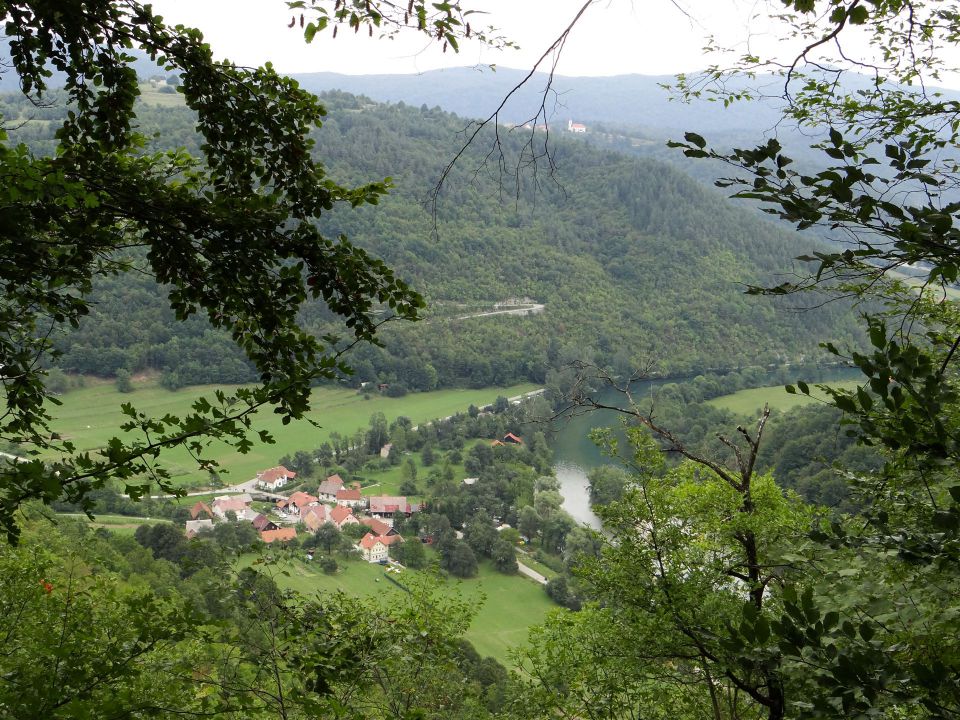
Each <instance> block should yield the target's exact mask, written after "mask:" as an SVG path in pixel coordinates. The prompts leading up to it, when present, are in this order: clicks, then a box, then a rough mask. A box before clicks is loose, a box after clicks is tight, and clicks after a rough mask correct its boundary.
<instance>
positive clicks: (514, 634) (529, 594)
mask: <svg viewBox="0 0 960 720" xmlns="http://www.w3.org/2000/svg"><path fill="white" fill-rule="evenodd" d="M255 557H256V556H253V555H248V556H244V557H243V558H241V560H240V562H239V566H240V567H243V566H245V565H249V564H250V563H251V562H253V560H254V559H255ZM339 562H340V570H339V571H338V572H337V574H335V575H325V574H324V573H323V572H321V571H320V569H319V567H317V566H316V565H312V564H310V563H307V562H303V561H301V560H296V559H289V560H284V561H281V562H279V563H277V564H275V565H271V566H269V570H270V571H271V572H272V573H273V574H274V580H275V581H276V583H277V584H278V585H279V586H280V587H282V588H288V589H291V590H296V591H298V592H300V593H303V594H305V595H312V594H315V593H317V592H334V591H336V590H342V591H343V592H344V593H346V594H348V595H354V596H358V597H376V598H378V599H379V600H380V601H381V602H384V603H389V602H390V599H391V597H393V596H394V595H395V594H396V593H402V592H403V591H402V590H401V589H400V588H398V587H397V586H396V585H394V584H393V583H391V582H389V581H388V580H386V579H385V578H384V570H383V568H382V567H381V566H380V565H375V564H370V563H367V562H363V561H349V562H344V561H342V560H340V561H339ZM414 572H417V571H413V570H405V571H404V573H414ZM399 579H400V581H401V582H402V581H403V574H401V576H400V578H399ZM446 583H447V586H448V587H449V588H450V591H451V592H459V593H460V595H461V597H463V598H464V599H465V600H467V601H469V602H472V603H476V604H477V605H478V606H479V609H478V610H477V613H476V615H475V616H474V618H473V622H472V623H471V625H470V629H469V630H468V631H467V639H469V640H470V642H472V643H473V644H474V646H475V647H476V648H477V652H479V653H480V654H481V655H490V656H492V657H495V658H496V659H497V660H499V661H500V662H502V663H504V664H507V665H509V664H510V658H509V649H510V648H512V647H518V646H521V645H523V644H524V643H525V642H526V640H527V630H528V628H530V627H531V626H532V625H536V624H538V623H541V622H543V619H544V617H545V616H546V614H547V612H549V611H550V610H553V609H556V608H557V607H558V606H557V605H556V604H554V602H553V601H552V600H550V598H549V597H547V594H546V593H545V592H544V591H543V588H542V587H541V586H540V585H538V584H537V583H535V582H533V581H532V580H529V579H527V578H525V577H523V576H521V575H504V574H502V573H498V572H497V571H496V570H494V569H493V567H492V565H491V564H490V562H489V561H488V560H484V561H483V562H481V564H480V571H479V573H478V575H477V577H475V578H470V579H468V580H447V581H446Z"/></svg>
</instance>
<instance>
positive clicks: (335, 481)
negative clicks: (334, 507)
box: [317, 475, 343, 496]
mask: <svg viewBox="0 0 960 720" xmlns="http://www.w3.org/2000/svg"><path fill="white" fill-rule="evenodd" d="M342 487H343V478H342V477H340V476H339V475H331V476H330V477H328V478H327V479H326V480H324V481H323V482H322V483H320V487H318V488H317V495H328V496H334V495H336V494H337V490H339V489H340V488H342Z"/></svg>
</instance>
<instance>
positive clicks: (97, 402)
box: [50, 379, 537, 486]
mask: <svg viewBox="0 0 960 720" xmlns="http://www.w3.org/2000/svg"><path fill="white" fill-rule="evenodd" d="M536 387H537V386H536V385H531V384H525V385H515V386H513V387H506V388H484V389H480V390H463V389H453V390H436V391H433V392H429V393H411V394H409V395H406V396H404V397H400V398H390V397H386V396H383V395H375V396H370V397H369V399H367V398H365V397H364V396H362V395H360V394H358V393H357V392H356V391H355V390H351V389H345V388H315V389H314V391H313V396H312V398H311V405H312V407H313V409H312V410H311V411H310V412H309V413H308V415H307V417H308V418H309V419H310V420H312V421H313V422H315V423H316V424H317V425H318V426H319V427H317V426H315V425H313V424H311V423H310V422H306V421H301V422H295V423H290V424H289V425H283V424H282V423H281V422H280V418H279V416H277V415H275V414H273V413H271V412H270V410H269V408H264V409H261V410H260V411H259V412H258V413H257V414H256V415H255V417H254V421H253V430H254V431H259V430H266V431H268V432H269V433H270V434H271V435H272V436H273V438H274V439H275V441H276V443H275V444H273V445H265V444H262V443H259V442H257V443H255V445H254V447H253V449H252V450H251V451H250V452H249V453H247V454H246V455H241V454H240V453H238V452H236V451H235V450H233V449H232V448H230V447H228V446H226V445H224V444H223V443H213V444H211V445H210V447H209V450H208V452H207V456H208V457H211V458H212V459H214V460H217V461H218V462H219V463H220V465H221V467H222V472H221V476H222V480H223V481H224V482H225V483H227V484H233V483H238V482H244V481H246V480H249V479H250V478H252V477H253V476H254V475H255V473H256V472H257V471H258V470H262V469H264V468H268V467H272V466H274V465H276V464H277V460H278V458H280V457H281V456H283V455H286V454H292V453H294V452H296V451H297V450H313V449H315V448H317V447H319V446H320V445H321V444H322V443H323V442H324V441H326V440H327V439H328V438H329V437H330V433H331V432H339V433H340V434H341V435H345V436H349V435H352V434H353V433H355V432H356V431H357V430H358V429H360V428H364V427H367V426H368V424H369V422H370V416H371V415H373V414H374V413H377V412H382V413H383V414H384V416H385V417H386V418H387V421H388V422H391V421H393V420H394V419H396V418H397V417H399V416H401V415H402V416H406V417H408V418H410V419H411V420H412V421H413V423H414V424H415V425H416V424H419V423H423V422H427V421H429V420H434V419H436V418H441V417H447V416H448V415H453V414H455V413H458V412H464V411H466V409H467V408H468V407H469V406H470V405H478V406H479V405H487V404H489V403H492V402H493V401H494V400H496V398H497V396H499V395H504V396H507V397H512V396H514V395H519V394H521V393H524V392H529V391H530V390H534V389H536ZM218 388H219V389H222V390H224V391H225V392H226V393H227V394H229V393H230V391H231V390H232V389H233V388H232V387H231V386H223V387H221V386H213V385H207V386H195V387H190V388H184V389H181V390H175V391H170V390H166V389H164V388H162V387H160V386H159V384H158V383H157V382H156V380H152V379H151V380H142V381H140V382H135V383H134V391H133V392H131V393H119V392H117V390H116V388H115V387H114V384H113V383H110V382H102V381H100V382H98V381H91V382H89V383H88V385H87V386H86V387H83V388H79V389H76V390H71V391H70V392H68V393H66V394H64V395H62V396H60V398H59V399H60V400H61V402H62V403H63V404H62V405H60V406H51V407H50V412H51V414H52V415H53V417H54V420H53V422H52V423H51V429H52V430H53V431H55V432H58V433H60V435H61V436H62V437H63V438H64V439H67V440H70V441H72V442H73V443H74V444H75V445H76V447H77V449H78V450H81V451H86V450H89V451H96V450H97V449H98V448H100V447H103V446H104V444H105V443H106V442H107V440H108V439H109V438H111V437H113V436H114V435H117V434H118V433H119V430H118V428H119V427H120V425H121V424H122V423H123V422H124V421H125V420H126V419H127V418H126V416H124V415H123V414H122V413H121V411H120V405H121V404H122V403H130V404H132V405H133V406H134V407H135V408H136V409H137V410H138V411H140V412H143V413H146V414H148V415H150V416H152V417H161V416H163V415H166V414H172V415H176V416H183V415H184V414H186V413H187V412H189V411H190V406H191V404H192V403H193V401H194V400H195V399H196V398H198V397H201V396H205V397H207V398H211V399H212V398H213V393H214V391H215V390H217V389H218ZM121 437H122V439H128V438H127V437H124V436H123V434H122V433H121ZM251 437H252V438H254V439H255V438H256V436H255V435H251ZM129 439H137V438H129ZM162 461H163V463H164V464H165V466H166V467H167V468H168V469H169V470H170V472H171V474H172V475H173V476H174V477H175V478H176V479H177V481H178V482H180V483H181V484H183V485H186V486H201V485H203V484H204V483H206V480H207V478H206V476H205V475H204V474H203V473H201V472H199V471H198V470H197V468H196V465H195V463H194V462H193V461H192V460H191V458H190V456H189V455H188V454H187V453H186V451H181V450H172V451H169V452H167V453H165V454H164V455H163V456H162ZM224 471H225V472H224ZM397 472H399V471H397ZM398 478H399V475H397V479H398ZM394 480H395V479H394V478H393V477H390V478H386V479H385V484H389V485H392V484H393V482H394ZM397 483H398V480H397Z"/></svg>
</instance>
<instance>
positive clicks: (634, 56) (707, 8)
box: [153, 0, 756, 76]
mask: <svg viewBox="0 0 960 720" xmlns="http://www.w3.org/2000/svg"><path fill="white" fill-rule="evenodd" d="M582 4H583V0H473V1H471V0H464V2H463V5H464V7H470V8H478V9H482V10H484V11H486V12H488V13H489V14H488V15H487V16H486V18H485V23H484V24H493V25H495V26H496V27H497V28H498V29H500V30H502V31H503V34H504V35H505V36H507V37H509V38H510V39H512V40H513V41H514V42H516V43H517V44H518V45H519V46H520V49H519V50H508V51H504V52H494V51H492V50H490V49H489V48H482V47H480V46H479V45H477V44H475V43H472V44H471V43H466V44H465V45H463V46H461V51H460V53H459V54H456V53H453V52H450V51H448V52H447V53H443V52H441V48H439V47H437V46H435V45H432V46H430V47H425V45H427V43H426V42H425V40H421V39H420V38H419V37H412V36H411V37H408V38H406V39H403V40H401V39H399V38H397V39H393V40H389V41H379V42H377V41H371V39H370V38H368V37H366V36H365V35H366V34H365V33H361V34H360V37H354V36H353V35H352V33H338V35H339V36H338V37H337V38H336V39H333V38H331V37H330V35H329V33H327V34H321V35H318V36H317V38H316V39H315V40H314V42H313V43H312V44H311V45H307V44H305V43H304V42H303V38H302V35H301V31H300V30H299V28H294V29H288V28H287V24H288V23H289V21H290V19H291V17H292V16H293V15H294V13H293V12H291V11H290V10H287V9H286V6H285V4H284V2H282V0H154V2H153V6H154V9H155V11H156V12H158V13H160V14H161V15H163V16H164V18H165V19H166V20H167V21H168V22H171V23H183V24H186V25H192V26H194V27H198V28H200V29H201V30H202V31H203V32H204V35H205V36H206V39H207V41H208V42H209V43H210V44H211V46H212V47H213V48H214V50H215V51H216V52H217V53H218V54H219V55H220V56H221V57H227V58H229V59H231V60H233V61H234V62H237V63H239V64H244V65H259V64H262V63H263V62H264V61H267V60H269V61H271V62H273V64H274V65H275V66H276V67H277V69H278V70H280V71H282V72H285V73H293V72H317V71H329V72H338V73H345V74H353V75H356V74H374V73H417V72H423V71H426V70H432V69H436V68H440V67H449V66H472V65H490V64H497V65H502V66H505V67H515V68H528V67H532V65H533V64H534V63H535V62H536V60H537V59H538V58H539V56H540V55H541V54H542V53H543V51H544V50H545V49H546V48H547V47H549V46H550V44H551V42H552V41H553V39H554V38H556V37H557V36H558V35H559V34H560V33H561V32H562V31H563V29H564V28H565V27H566V26H567V25H568V24H569V23H570V21H571V20H572V19H573V17H574V16H575V15H576V13H577V10H578V9H579V8H580V6H581V5H582ZM681 7H682V8H683V9H682V10H681V9H680V8H681ZM754 7H755V2H739V1H738V0H710V1H709V2H708V1H707V0H676V2H673V1H672V0H600V1H599V2H596V3H595V4H594V5H593V6H591V7H590V8H589V9H588V10H587V12H586V13H585V15H584V16H583V18H581V20H580V21H579V22H578V23H577V26H576V28H575V29H574V32H573V34H572V36H571V38H570V41H569V42H568V44H567V46H566V48H565V49H564V52H563V55H562V57H561V59H560V65H559V67H558V71H559V72H560V73H561V74H563V75H581V76H582V75H588V76H600V75H618V74H624V73H642V74H647V75H663V74H674V73H677V72H682V71H690V70H697V69H700V68H702V67H703V66H704V65H705V61H704V58H703V53H702V47H703V45H704V37H705V36H706V35H707V33H708V30H707V29H708V28H709V31H710V32H718V33H719V34H721V35H724V36H726V37H727V38H729V39H731V40H733V39H736V40H739V41H740V42H741V43H742V42H743V40H744V39H745V38H746V36H747V30H746V25H747V22H748V19H749V16H750V14H751V11H752V9H753V8H754ZM307 17H308V18H309V15H308V16H307ZM475 17H476V16H475ZM691 18H693V19H691ZM480 23H481V21H478V20H475V24H480ZM754 39H755V40H756V37H755V38H754ZM741 47H745V44H741Z"/></svg>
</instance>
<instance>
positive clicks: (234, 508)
mask: <svg viewBox="0 0 960 720" xmlns="http://www.w3.org/2000/svg"><path fill="white" fill-rule="evenodd" d="M249 504H250V503H249V502H248V501H246V500H244V499H243V498H242V497H236V498H232V497H220V498H217V499H216V500H214V501H213V512H214V513H216V514H217V515H218V516H219V517H222V518H225V517H226V516H227V513H228V512H233V513H237V514H239V513H242V512H243V511H244V510H245V509H246V508H247V506H248V505H249Z"/></svg>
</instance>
